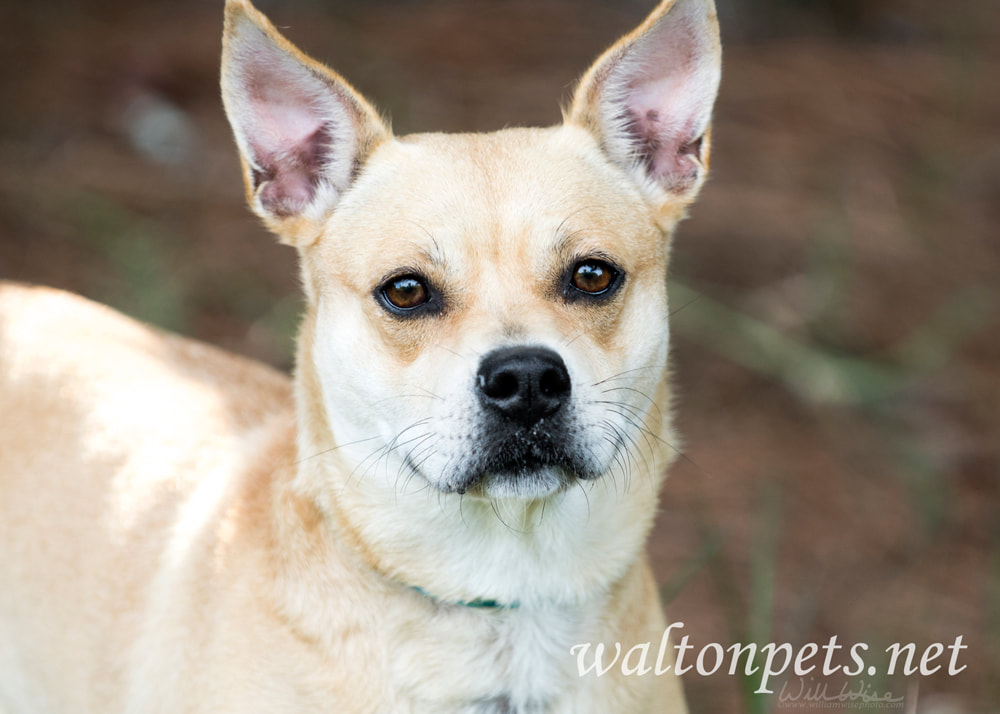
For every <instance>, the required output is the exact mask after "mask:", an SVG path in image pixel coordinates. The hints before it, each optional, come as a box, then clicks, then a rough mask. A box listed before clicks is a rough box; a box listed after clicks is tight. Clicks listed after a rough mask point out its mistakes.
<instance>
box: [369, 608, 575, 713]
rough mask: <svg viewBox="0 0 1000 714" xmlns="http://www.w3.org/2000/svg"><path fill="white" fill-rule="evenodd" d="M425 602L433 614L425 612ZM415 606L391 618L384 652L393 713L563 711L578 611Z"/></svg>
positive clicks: (571, 681)
mask: <svg viewBox="0 0 1000 714" xmlns="http://www.w3.org/2000/svg"><path fill="white" fill-rule="evenodd" d="M427 608H434V609H436V610H437V612H436V613H435V614H434V615H433V616H431V617H426V616H425V615H426V609H427ZM419 610H420V611H422V612H420V613H419V614H418V613H415V612H414V610H413V609H412V608H411V609H409V612H408V613H407V617H406V619H405V620H403V621H400V622H398V623H397V626H398V627H400V628H402V632H401V633H400V634H401V635H402V636H400V637H398V638H393V640H394V641H395V642H396V643H398V644H397V645H396V646H395V647H394V649H393V650H392V651H391V652H390V653H389V655H388V656H389V658H390V659H389V662H388V666H389V668H390V679H391V680H392V681H393V682H394V684H395V687H394V689H395V690H396V692H397V693H398V697H399V705H401V706H400V709H399V710H400V711H406V710H412V711H414V712H425V711H427V712H449V713H457V712H462V713H463V714H465V713H468V714H472V713H473V712H475V713H476V714H500V712H506V713H509V714H541V713H542V712H563V711H565V712H569V711H571V708H570V706H569V701H568V699H567V694H569V693H571V692H574V691H577V690H579V689H580V687H581V686H582V685H583V682H581V680H580V678H579V676H578V674H577V672H576V668H575V666H574V663H573V660H572V658H571V657H570V654H569V650H570V647H571V646H572V645H573V644H574V643H575V642H576V641H577V640H579V638H580V637H581V631H582V630H584V629H586V628H585V627H584V624H585V620H586V619H587V616H586V614H585V613H584V611H582V610H581V609H577V608H558V607H553V608H538V607H533V608H527V607H519V608H474V607H468V606H464V605H443V604H438V603H434V602H432V601H428V602H427V603H426V606H425V607H421V608H419ZM407 635H408V636H407Z"/></svg>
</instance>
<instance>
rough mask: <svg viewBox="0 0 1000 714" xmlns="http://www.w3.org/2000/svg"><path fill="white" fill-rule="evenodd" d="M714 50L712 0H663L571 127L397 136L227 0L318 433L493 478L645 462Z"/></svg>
mask: <svg viewBox="0 0 1000 714" xmlns="http://www.w3.org/2000/svg"><path fill="white" fill-rule="evenodd" d="M719 62H720V47H719V39H718V30H717V25H716V20H715V11H714V7H713V4H712V0H666V1H665V2H663V3H662V4H661V5H660V6H659V7H658V8H657V9H656V10H655V11H654V12H653V14H652V15H651V16H650V17H649V18H648V19H647V20H646V21H645V22H644V23H643V24H642V25H641V26H640V27H639V28H638V29H637V30H636V31H634V32H633V33H631V34H629V35H628V36H626V37H624V38H623V39H622V40H621V41H620V42H618V43H617V44H616V45H614V46H613V47H612V48H611V49H610V50H608V51H607V52H606V53H605V54H604V55H603V56H602V57H601V58H600V59H598V61H597V62H596V64H595V65H594V66H593V67H592V68H591V69H590V70H589V71H588V72H587V74H586V75H585V76H584V78H583V80H582V81H581V83H580V85H579V88H578V89H577V91H576V94H575V97H574V99H573V102H572V105H571V106H570V108H569V109H568V111H567V112H566V118H565V121H564V123H563V124H562V125H561V126H557V127H554V128H548V129H508V130H504V131H499V132H496V133H492V134H467V135H438V134H421V135H411V136H404V137H395V136H393V135H392V133H391V131H390V129H389V128H388V126H387V125H386V124H385V123H384V122H383V121H382V120H381V119H380V117H379V116H378V114H377V113H376V112H375V111H374V110H373V109H372V108H371V106H370V105H369V104H368V103H367V102H366V101H365V100H364V99H363V98H362V97H361V96H360V95H359V94H358V93H357V92H356V91H355V90H354V89H353V88H351V87H350V86H349V85H348V84H347V83H346V82H345V81H344V80H343V79H341V78H340V77H339V76H338V75H336V74H334V73H333V72H331V71H330V70H328V69H327V68H325V67H323V66H321V65H319V64H318V63H316V62H314V61H312V60H310V59H308V58H307V57H305V56H303V55H302V54H301V53H300V52H299V51H298V50H296V49H295V48H294V47H293V46H292V45H290V44H289V43H288V42H287V41H286V40H285V39H284V38H282V37H281V36H280V35H279V34H278V33H277V31H276V30H275V29H274V28H273V26H272V25H271V24H270V23H269V22H268V21H267V20H266V19H265V18H264V17H263V16H262V15H260V14H259V13H258V12H257V11H256V10H254V9H253V8H252V7H251V6H250V5H249V4H247V3H246V2H244V1H243V0H230V1H229V3H228V5H227V15H226V34H225V50H224V57H223V70H222V86H223V97H224V100H225V105H226V111H227V113H228V116H229V119H230V122H231V123H232V126H233V130H234V132H235V135H236V139H237V143H238V145H239V149H240V153H241V156H242V161H243V167H244V174H245V179H246V186H247V195H248V200H249V202H250V205H251V206H252V207H253V209H254V211H255V212H256V213H257V214H258V215H260V216H261V217H262V218H263V219H264V221H265V222H266V223H267V224H268V225H269V227H271V228H272V230H274V231H275V232H276V233H277V235H278V236H279V237H280V238H281V240H283V241H284V242H287V243H290V244H292V245H294V246H296V247H297V248H298V250H299V251H300V254H301V258H302V266H303V276H304V283H305V289H306V293H307V301H308V315H307V318H306V327H305V330H304V334H303V338H302V346H303V350H302V354H301V355H300V359H301V360H302V362H301V363H300V365H299V370H300V373H301V374H304V375H305V382H306V383H307V385H308V391H309V392H310V393H309V394H307V395H304V399H305V400H306V401H307V402H309V403H310V404H311V407H310V409H311V412H310V414H311V417H310V418H309V419H308V420H307V421H310V422H313V421H315V420H316V419H317V418H318V419H320V420H321V421H322V422H323V423H324V425H325V427H324V428H325V429H326V430H327V431H328V433H327V434H321V435H319V436H317V437H316V439H317V440H318V441H319V443H318V444H313V445H312V446H313V448H318V447H319V446H327V447H328V448H337V449H339V450H345V452H350V453H351V454H353V464H354V465H353V473H354V476H355V477H356V478H358V479H364V478H376V479H383V480H384V479H385V478H387V477H388V479H389V480H390V481H393V483H394V484H396V485H398V484H399V483H400V482H402V483H419V484H420V485H424V486H426V485H429V486H430V487H432V489H434V490H436V491H437V492H439V493H445V494H448V493H457V494H468V495H470V496H481V497H487V498H515V499H527V500H537V499H544V498H546V497H548V496H550V495H552V494H555V493H558V492H561V491H564V490H566V489H567V488H568V487H570V486H574V485H575V484H577V483H579V482H581V481H588V480H596V479H601V478H607V477H612V478H627V477H628V476H629V475H630V474H631V472H633V471H635V470H636V469H637V468H642V469H646V470H651V469H652V468H653V467H652V464H651V463H650V461H651V460H653V454H654V453H655V452H657V451H658V450H659V443H658V441H659V440H661V439H663V438H664V436H665V429H666V428H667V424H666V420H665V418H664V416H663V414H662V412H661V410H664V409H666V405H665V404H663V403H659V404H658V403H657V402H663V401H664V398H665V394H664V393H663V381H664V375H665V371H666V370H665V368H666V360H667V342H668V337H667V335H668V333H667V293H666V284H665V283H666V275H667V258H668V252H669V251H668V248H669V237H670V234H671V232H672V229H673V227H674V225H675V224H676V222H677V221H678V220H679V219H680V218H681V217H682V215H683V213H684V211H685V208H686V207H687V205H688V204H689V203H690V202H691V201H692V200H693V199H694V197H695V195H696V193H697V192H698V190H699V188H700V186H701V184H702V182H703V180H704V178H705V173H706V170H707V167H708V154H709V140H710V136H709V122H710V116H711V110H712V105H713V102H714V98H715V94H716V90H717V87H718V82H719V72H720V68H719ZM304 456H306V457H308V456H309V455H308V454H305V455H304ZM650 477H652V478H656V474H654V473H650Z"/></svg>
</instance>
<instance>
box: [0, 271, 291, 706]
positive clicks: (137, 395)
mask: <svg viewBox="0 0 1000 714" xmlns="http://www.w3.org/2000/svg"><path fill="white" fill-rule="evenodd" d="M0 413H2V414H3V424H4V426H3V429H2V430H0V671H3V673H4V675H5V676H4V680H5V682H7V683H8V685H9V683H16V684H17V688H16V689H15V690H14V691H10V690H8V689H7V688H6V687H5V688H3V689H0V711H3V710H4V706H6V705H10V706H12V707H13V709H14V710H15V711H36V712H42V711H74V710H76V711H79V710H80V709H81V704H82V702H80V701H79V700H75V701H72V702H69V701H66V702H61V701H53V700H52V697H54V696H56V693H58V692H75V693H76V695H77V696H79V694H80V693H83V692H89V699H90V702H89V704H90V706H91V707H92V708H90V709H87V710H88V711H90V710H92V711H100V710H104V711H110V709H108V707H109V705H111V703H112V702H113V701H114V700H115V694H113V692H116V693H119V694H120V691H121V684H122V682H121V673H120V672H115V671H113V670H112V671H109V670H108V669H107V663H109V662H121V661H122V656H121V654H122V653H124V652H128V651H129V650H130V649H131V648H133V647H134V646H136V643H137V642H138V635H139V632H140V631H141V628H142V627H143V626H144V623H143V622H141V621H140V620H141V618H142V617H143V615H141V614H139V613H145V612H149V611H150V609H149V608H150V606H151V605H152V604H153V603H152V602H151V601H152V600H153V599H154V598H155V597H156V596H157V594H156V587H157V582H156V578H155V577H154V573H157V572H162V571H164V570H170V568H164V566H165V565H168V564H169V562H170V560H171V559H174V560H175V561H176V563H174V565H175V566H176V567H174V571H175V572H176V571H177V570H178V569H183V568H185V567H189V565H190V563H193V562H196V561H198V560H199V559H200V558H201V557H202V556H205V555H207V557H205V558H204V559H203V561H202V564H201V566H200V567H204V568H210V567H211V562H212V558H211V554H199V556H198V558H195V557H193V555H194V551H197V550H198V548H199V547H201V548H207V547H209V546H210V544H211V543H212V542H213V541H214V540H215V539H216V537H217V534H214V533H209V532H201V531H202V529H205V530H206V531H207V529H206V527H205V524H207V523H209V522H210V520H211V519H212V518H213V517H216V526H215V527H217V525H218V518H217V516H218V510H219V509H223V508H226V504H227V503H228V502H229V501H230V500H231V498H230V497H231V495H232V494H230V493H227V491H228V490H229V489H230V488H231V486H232V484H234V483H236V482H237V480H236V479H237V478H238V476H239V475H241V474H244V475H245V474H246V472H247V470H248V469H250V468H253V467H254V466H255V464H254V463H253V461H254V458H253V457H254V455H255V454H260V452H261V450H262V449H267V448H268V444H269V442H270V441H271V440H272V439H273V437H272V436H271V435H272V434H275V433H278V434H280V436H282V437H286V436H287V435H286V432H287V428H283V427H284V425H289V424H290V422H291V388H290V384H289V382H288V380H287V378H285V377H283V376H282V375H280V374H278V373H276V372H274V371H272V370H270V369H268V368H266V367H264V366H262V365H257V364H254V363H252V362H249V361H247V360H243V359H241V358H238V357H235V356H232V355H228V354H226V353H223V352H221V351H219V350H217V349H214V348H212V347H209V346H207V345H202V344H198V343H196V342H193V341H190V340H186V339H183V338H180V337H176V336H172V335H167V334H165V333H161V332H159V331H158V330H155V329H152V328H149V327H147V326H144V325H141V324H139V323H137V322H134V321H132V320H130V319H128V318H124V317H122V316H121V315H119V314H118V313H115V312H114V311H112V310H110V309H108V308H105V307H102V306H100V305H97V304H94V303H91V302H88V301H86V300H84V299H82V298H78V297H74V296H72V295H69V294H67V293H62V292H59V291H55V290H50V289H45V288H35V287H26V286H21V285H10V284H5V285H0ZM192 425H197V428H193V426H192ZM238 462H243V463H238ZM126 554H127V555H126ZM188 561H190V562H188ZM181 577H183V576H181ZM190 634H191V633H187V635H188V636H190ZM15 643H16V648H15ZM95 647H96V648H97V649H95ZM83 652H86V653H88V655H87V657H86V659H87V660H88V661H89V662H90V666H89V667H88V666H83V667H81V666H80V665H81V653H83ZM112 655H113V656H112ZM136 657H141V653H136ZM63 658H65V661H62V660H63ZM71 663H72V664H71ZM73 680H77V681H73ZM8 699H9V700H10V701H9V702H8V701H6V700H8Z"/></svg>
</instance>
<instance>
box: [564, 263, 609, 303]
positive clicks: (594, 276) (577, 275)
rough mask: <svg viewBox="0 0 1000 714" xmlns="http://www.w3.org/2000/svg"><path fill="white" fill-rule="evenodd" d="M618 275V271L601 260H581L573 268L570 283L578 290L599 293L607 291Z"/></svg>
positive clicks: (591, 293) (590, 293)
mask: <svg viewBox="0 0 1000 714" xmlns="http://www.w3.org/2000/svg"><path fill="white" fill-rule="evenodd" d="M616 277H618V271H617V270H615V269H614V268H612V267H611V266H610V265H608V264H607V263H605V262H604V261H603V260H583V261H581V262H579V263H577V264H576V266H575V267H574V268H573V275H572V277H571V278H570V283H572V285H573V287H574V288H576V289H577V290H579V291H580V292H584V293H587V294H589V295H601V294H603V293H605V292H607V291H608V290H609V289H610V288H611V287H612V285H613V284H614V282H615V278H616Z"/></svg>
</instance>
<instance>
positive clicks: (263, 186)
mask: <svg viewBox="0 0 1000 714" xmlns="http://www.w3.org/2000/svg"><path fill="white" fill-rule="evenodd" d="M222 100H223V104H224V105H225V107H226V115H227V116H228V117H229V123H230V124H231V125H232V128H233V134H234V135H235V136H236V144H237V146H238V147H239V150H240V159H241V161H242V164H243V175H244V179H245V181H246V190H247V201H248V202H249V203H250V207H251V208H252V209H253V210H254V212H255V213H257V215H259V216H260V217H261V218H263V219H264V222H265V223H266V224H267V225H268V227H269V228H270V229H271V230H272V231H274V232H275V233H276V234H277V235H278V237H279V238H280V239H281V240H282V241H283V242H285V243H291V244H294V245H303V244H305V243H307V242H309V241H311V240H312V239H314V238H315V237H316V236H317V235H318V233H319V231H320V230H321V228H322V220H323V218H325V217H326V215H327V214H328V213H329V212H330V211H331V210H332V209H333V207H334V206H335V205H336V203H337V201H338V199H339V198H340V196H341V195H342V194H343V193H344V192H345V191H346V190H347V189H348V188H349V187H350V185H351V183H352V182H353V180H354V177H355V175H356V174H357V172H358V170H359V168H360V166H361V165H362V163H363V162H364V160H365V158H366V157H367V156H368V154H369V153H370V152H371V151H372V149H373V148H374V147H375V146H376V145H378V144H379V143H380V142H381V141H384V140H385V139H387V138H388V137H389V136H390V131H389V129H388V127H387V126H386V125H385V123H384V122H382V120H381V119H380V118H379V116H378V113H377V112H376V111H375V110H374V109H373V108H372V106H371V105H370V104H368V102H366V101H365V100H364V99H363V98H362V97H361V95H360V94H359V93H358V92H357V91H355V90H354V89H353V88H352V87H351V86H350V85H349V84H348V83H347V82H345V81H344V80H343V79H342V78H341V77H340V76H339V75H337V74H336V73H335V72H333V71H331V70H329V69H327V68H326V67H324V66H323V65H321V64H319V63H318V62H315V61H314V60H312V59H310V58H308V57H306V56H305V55H304V54H303V53H302V52H301V51H299V50H298V49H297V48H296V47H295V46H294V45H292V44H291V43H290V42H289V41H288V40H286V39H285V38H284V37H282V36H281V34H280V33H279V32H278V31H277V30H276V29H275V28H274V25H272V24H271V23H270V22H269V21H268V19H267V18H266V17H264V15H262V14H261V13H260V12H258V11H257V10H256V9H255V8H254V7H253V6H252V5H251V4H250V2H249V1H248V0H227V2H226V25H225V32H224V35H223V49H222Z"/></svg>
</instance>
